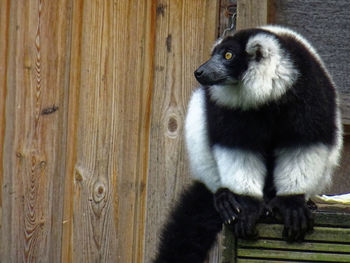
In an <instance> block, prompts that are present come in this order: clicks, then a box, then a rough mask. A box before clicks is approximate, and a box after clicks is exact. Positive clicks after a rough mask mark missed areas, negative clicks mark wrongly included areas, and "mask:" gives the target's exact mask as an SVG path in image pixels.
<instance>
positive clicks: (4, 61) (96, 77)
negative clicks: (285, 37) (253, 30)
mask: <svg viewBox="0 0 350 263" xmlns="http://www.w3.org/2000/svg"><path fill="white" fill-rule="evenodd" d="M315 1H316V0H315ZM228 2H232V1H231V0H221V1H211V0H204V1H203V0H158V1H152V0H145V1H137V0H95V1H84V0H57V1H48V0H27V1H23V0H22V1H15V0H1V1H0V145H1V149H2V150H1V151H0V160H1V161H0V185H1V188H0V191H1V194H0V208H1V209H0V214H1V220H0V223H1V225H0V240H1V241H0V242H1V251H0V252H1V254H0V262H54V263H55V262H62V263H66V262H126V263H129V262H130V263H140V262H146V263H148V262H150V259H151V258H152V256H153V254H154V251H155V248H156V245H157V237H158V236H159V231H160V225H161V224H162V223H163V222H164V220H165V218H166V216H167V213H168V211H169V210H170V209H171V207H172V206H173V204H174V202H175V200H176V198H177V196H178V194H179V193H180V191H181V190H182V188H183V187H184V186H185V185H186V184H188V182H189V178H190V176H189V174H188V168H187V160H186V155H185V152H184V145H183V140H182V138H183V119H184V116H185V112H186V106H187V102H188V99H189V96H190V94H191V91H192V90H193V89H194V88H195V87H196V85H197V84H196V82H195V80H194V78H193V75H192V74H193V71H194V70H195V69H196V68H197V67H198V65H200V64H201V63H202V62H203V61H204V60H205V59H206V58H208V56H209V52H210V49H211V45H212V43H213V42H214V40H215V39H216V37H217V30H218V26H219V25H218V21H219V14H220V13H221V14H222V13H223V12H222V9H220V10H219V6H224V5H225V4H227V3H228ZM270 2H271V0H240V1H238V18H237V19H238V20H237V26H238V27H239V28H243V27H248V26H252V25H256V24H255V23H264V21H267V22H271V21H272V18H274V17H273V15H274V13H273V12H272V13H269V12H270V10H271V8H275V7H274V6H271V5H270ZM280 2H281V1H280ZM289 2H291V1H288V3H289ZM253 5H259V8H251V9H250V11H249V10H248V9H247V8H248V7H251V6H253ZM256 11H258V12H257V13H256V15H254V16H255V17H258V18H259V19H258V20H257V19H253V20H252V19H251V17H249V12H250V13H251V12H256ZM224 20H225V19H224ZM220 21H223V20H222V19H221V20H220ZM259 21H260V22H259ZM261 21H263V22H261ZM220 30H222V27H220ZM218 251H219V250H218V249H217V248H216V249H214V251H213V253H212V255H211V260H210V262H212V263H214V262H218V257H219V256H218V254H219V253H218Z"/></svg>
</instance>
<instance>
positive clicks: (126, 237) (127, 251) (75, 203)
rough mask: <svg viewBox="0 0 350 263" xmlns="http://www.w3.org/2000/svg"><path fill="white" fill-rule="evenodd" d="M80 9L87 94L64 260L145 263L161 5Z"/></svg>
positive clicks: (81, 93) (82, 80)
mask: <svg viewBox="0 0 350 263" xmlns="http://www.w3.org/2000/svg"><path fill="white" fill-rule="evenodd" d="M77 8H78V9H77V10H75V8H74V10H73V14H74V16H76V17H77V18H78V20H79V19H80V17H81V22H79V23H81V26H78V25H73V31H74V32H77V33H78V35H79V34H80V38H81V40H79V39H78V38H77V39H76V40H73V43H72V47H74V46H77V47H78V49H77V50H73V49H72V59H74V60H76V62H74V63H76V64H77V66H78V67H79V68H78V70H79V73H78V74H77V75H75V76H72V78H71V81H72V82H73V83H76V84H77V85H78V86H80V88H79V90H78V91H76V93H75V94H76V95H77V96H78V98H77V99H78V102H72V107H73V108H74V107H77V110H76V111H77V113H76V115H77V126H76V135H75V137H76V146H74V147H75V148H76V150H75V151H76V153H72V156H75V157H74V159H75V161H74V162H75V163H74V171H73V176H74V178H73V179H74V183H73V186H68V187H71V188H72V189H71V190H70V191H71V192H72V193H73V200H69V198H67V199H66V205H67V210H66V211H65V212H66V214H67V219H66V220H69V218H71V216H70V215H71V214H72V213H73V218H71V219H73V222H72V226H70V227H68V229H67V232H66V235H65V236H64V238H65V239H66V240H67V241H69V240H70V238H69V235H70V233H71V235H72V237H71V240H72V241H71V243H72V248H69V247H66V249H65V250H66V252H64V257H65V258H67V259H68V260H69V259H71V260H72V261H73V262H111V261H118V262H141V260H142V259H141V257H142V253H143V235H144V232H145V229H144V221H145V219H144V216H145V201H146V199H145V194H146V178H147V172H148V170H147V165H148V149H149V148H148V147H149V142H148V140H149V122H150V106H151V95H152V88H153V75H152V74H153V57H154V56H153V52H154V31H155V28H154V26H155V23H154V18H155V16H154V14H155V11H156V7H155V5H154V3H153V1H143V2H140V1H115V2H112V1H107V0H106V1H98V2H92V3H89V4H86V3H84V4H83V5H79V4H78V5H77ZM79 12H80V13H79ZM80 27H81V29H79V28H80ZM73 37H75V36H73ZM78 37H79V36H78ZM79 46H80V47H79ZM75 52H82V54H81V55H80V54H75ZM74 105H76V106H74ZM72 123H74V121H72ZM74 129H75V127H74V124H72V134H74ZM73 151H74V150H73ZM69 172H70V173H71V172H72V171H69ZM71 175H72V173H71ZM71 175H70V176H71ZM67 184H68V185H69V184H70V180H67ZM71 202H72V207H71V206H70V203H71ZM72 211H73V212H72ZM69 229H73V231H71V230H69Z"/></svg>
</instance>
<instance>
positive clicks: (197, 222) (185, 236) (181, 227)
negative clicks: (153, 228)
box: [154, 182, 222, 263]
mask: <svg viewBox="0 0 350 263" xmlns="http://www.w3.org/2000/svg"><path fill="white" fill-rule="evenodd" d="M213 198H214V195H213V194H212V193H211V192H210V191H209V190H208V189H207V188H206V187H205V186H204V185H203V184H202V183H199V182H195V183H194V184H192V185H191V186H190V187H189V188H188V189H187V190H186V191H185V192H184V193H183V194H182V196H181V198H180V200H179V202H178V203H177V205H176V207H175V209H174V211H173V212H172V213H171V215H170V217H169V219H168V222H167V223H166V225H165V227H164V229H163V232H162V235H161V241H160V245H159V251H158V255H157V257H156V259H155V260H154V263H175V262H176V263H202V262H204V261H205V259H206V257H207V255H208V251H209V249H210V248H211V247H212V245H213V244H214V242H215V240H216V236H217V234H218V233H219V232H220V231H221V228H222V221H221V219H220V215H219V214H218V212H217V211H216V210H215V208H214V200H213Z"/></svg>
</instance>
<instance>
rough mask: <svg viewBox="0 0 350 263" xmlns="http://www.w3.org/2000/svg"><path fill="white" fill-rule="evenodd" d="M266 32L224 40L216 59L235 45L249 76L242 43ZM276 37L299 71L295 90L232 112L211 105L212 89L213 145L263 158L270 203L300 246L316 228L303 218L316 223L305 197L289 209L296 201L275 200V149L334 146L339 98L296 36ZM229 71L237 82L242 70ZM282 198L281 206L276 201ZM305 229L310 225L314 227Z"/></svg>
mask: <svg viewBox="0 0 350 263" xmlns="http://www.w3.org/2000/svg"><path fill="white" fill-rule="evenodd" d="M261 31H262V30H253V31H252V30H251V31H242V32H240V33H237V34H236V35H235V36H234V37H231V38H228V39H226V40H224V41H223V43H222V44H220V45H219V46H218V47H217V48H216V49H215V50H214V55H215V53H216V52H218V53H224V52H225V50H227V49H229V46H230V45H231V46H234V47H235V48H234V50H235V51H236V54H235V55H236V58H235V59H236V60H237V61H242V63H241V64H240V65H239V66H237V67H238V69H239V70H241V71H243V72H244V70H245V67H246V66H243V67H242V65H246V63H245V61H246V58H245V57H247V54H246V53H245V52H244V51H242V48H238V47H237V43H240V44H241V45H242V46H243V47H244V46H245V45H246V42H247V39H248V36H251V35H253V34H256V33H259V32H261ZM265 33H266V34H271V33H268V32H265ZM275 37H276V39H277V40H278V41H279V43H280V45H281V46H282V48H283V49H284V50H286V51H287V53H288V55H289V56H290V59H291V60H292V61H293V64H294V65H295V67H296V69H297V70H298V72H299V77H298V79H297V81H296V82H295V83H294V85H293V87H292V88H291V89H290V90H288V91H287V92H286V94H285V95H284V96H282V98H281V99H279V100H278V101H274V102H270V103H268V104H265V105H262V106H260V107H259V108H258V109H250V110H241V109H229V108H227V107H224V106H220V105H218V104H217V103H216V102H214V101H212V100H211V98H210V92H209V90H208V89H205V91H206V109H207V111H206V112H207V120H208V122H207V123H208V130H209V141H210V144H211V146H213V145H221V146H225V147H229V148H238V149H243V150H249V151H253V152H257V153H260V155H261V156H263V158H264V159H265V164H266V170H267V175H266V177H265V186H264V200H265V202H267V203H268V202H269V201H270V200H273V203H272V204H275V208H276V209H277V208H280V209H282V210H281V211H280V213H281V214H282V216H283V217H284V218H286V221H285V222H286V226H285V230H284V233H283V235H284V237H285V238H286V239H287V240H289V241H295V240H300V239H302V238H303V237H304V235H305V231H307V230H310V228H311V227H306V228H305V227H303V226H304V223H305V222H304V221H303V219H305V220H306V221H310V220H311V219H309V218H308V217H307V216H305V215H304V214H308V212H307V211H308V210H307V208H305V207H306V205H305V201H303V202H302V201H301V199H300V198H295V196H289V197H285V198H286V200H289V199H290V200H297V201H298V202H295V203H294V206H291V207H288V205H289V204H291V203H292V202H282V200H284V199H281V200H280V199H278V198H277V197H275V195H276V189H275V186H274V183H273V169H274V164H275V156H274V149H276V148H288V147H293V148H297V147H303V146H308V145H313V144H317V143H323V144H326V145H334V144H335V132H336V123H335V109H336V101H335V96H336V95H335V88H334V87H333V84H332V82H331V80H330V78H329V77H328V74H327V73H326V72H325V70H324V69H323V67H322V66H321V65H320V63H319V62H318V61H317V60H316V59H315V58H314V56H313V55H312V54H311V53H310V51H309V50H307V48H305V47H304V46H303V45H302V44H300V43H299V42H297V41H295V40H294V39H293V38H292V37H287V36H286V37H283V38H281V37H279V36H275ZM235 64H236V62H235V63H232V65H235ZM236 65H237V64H236ZM227 69H229V71H231V73H228V75H230V74H231V75H232V77H235V78H236V77H237V68H236V69H232V68H230V67H227ZM223 88H224V87H223ZM276 198H277V200H278V201H276ZM299 199H300V200H299ZM282 204H283V205H284V206H283V205H282ZM283 209H284V210H283ZM305 209H306V210H305ZM243 211H244V209H243ZM226 213H228V214H227V215H226V217H230V216H231V215H232V216H235V217H236V215H235V213H231V214H230V213H229V210H228V211H226ZM290 213H294V215H293V216H294V217H293V220H294V221H293V224H297V225H299V226H300V227H299V228H297V229H295V228H296V227H295V225H293V226H290V225H288V224H289V223H290V216H291V215H290ZM295 213H297V214H295ZM297 220H299V221H297ZM296 221H297V222H296ZM291 224H292V223H291ZM305 224H306V225H310V224H311V223H310V222H309V223H305ZM236 225H237V224H236ZM301 225H302V226H301ZM236 227H237V226H236ZM293 227H294V228H293ZM291 229H292V230H291ZM236 232H237V231H236Z"/></svg>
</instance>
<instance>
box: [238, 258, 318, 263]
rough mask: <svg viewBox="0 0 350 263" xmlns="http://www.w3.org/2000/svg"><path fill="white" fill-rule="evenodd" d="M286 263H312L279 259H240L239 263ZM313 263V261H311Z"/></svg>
mask: <svg viewBox="0 0 350 263" xmlns="http://www.w3.org/2000/svg"><path fill="white" fill-rule="evenodd" d="M284 262H293V263H295V262H298V263H310V261H304V260H295V259H292V260H287V259H283V260H281V259H279V260H272V259H248V258H238V259H237V263H284ZM311 262H312V261H311Z"/></svg>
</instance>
